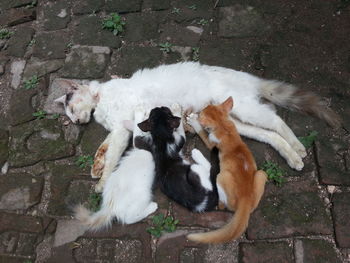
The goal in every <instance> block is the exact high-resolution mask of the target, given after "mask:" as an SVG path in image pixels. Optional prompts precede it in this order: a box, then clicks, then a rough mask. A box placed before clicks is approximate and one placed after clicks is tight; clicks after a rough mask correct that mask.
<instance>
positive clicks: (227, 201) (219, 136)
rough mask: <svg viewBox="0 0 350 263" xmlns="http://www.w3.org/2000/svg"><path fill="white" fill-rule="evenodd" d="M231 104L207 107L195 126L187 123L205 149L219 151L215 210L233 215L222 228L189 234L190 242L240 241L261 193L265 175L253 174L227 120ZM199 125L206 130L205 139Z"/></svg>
mask: <svg viewBox="0 0 350 263" xmlns="http://www.w3.org/2000/svg"><path fill="white" fill-rule="evenodd" d="M232 107H233V100H232V98H231V97H230V98H228V99H227V100H226V101H225V102H223V103H222V104H220V105H217V106H214V105H209V106H207V107H206V108H205V109H204V110H202V111H201V113H200V115H199V123H200V124H199V123H198V122H197V121H196V119H195V118H193V116H192V118H191V117H190V118H189V122H190V124H191V125H192V126H193V128H194V129H195V130H196V132H197V133H198V134H199V135H200V137H201V138H202V139H203V140H204V142H205V143H206V145H207V146H210V147H211V146H213V145H215V146H216V147H217V148H218V149H219V159H220V173H219V174H218V176H217V181H216V182H217V188H218V193H219V200H220V204H219V206H221V207H222V206H223V205H225V206H226V207H227V208H228V209H229V210H234V211H236V212H235V214H234V217H233V218H232V220H231V221H230V222H229V223H228V224H227V225H225V226H224V227H222V228H220V229H218V230H215V231H211V232H207V233H196V234H189V235H188V236H187V237H188V239H190V240H193V241H197V242H203V243H221V242H227V241H230V240H232V239H236V238H238V237H240V235H241V234H242V233H243V232H244V231H245V229H246V228H247V226H248V221H249V217H250V213H251V212H252V211H253V210H254V209H255V208H256V207H257V205H258V204H259V201H260V199H261V196H262V195H263V192H264V187H265V182H266V174H265V172H264V171H257V167H256V163H255V161H254V157H253V155H252V154H251V152H250V151H249V149H248V147H247V145H246V144H245V143H244V142H243V141H242V139H241V137H240V136H239V134H238V132H237V129H236V127H235V125H234V123H233V122H232V121H231V120H230V117H229V112H230V111H231V110H232ZM201 125H202V126H203V127H204V128H205V129H209V130H210V134H209V137H207V136H205V133H204V131H203V130H202V128H201Z"/></svg>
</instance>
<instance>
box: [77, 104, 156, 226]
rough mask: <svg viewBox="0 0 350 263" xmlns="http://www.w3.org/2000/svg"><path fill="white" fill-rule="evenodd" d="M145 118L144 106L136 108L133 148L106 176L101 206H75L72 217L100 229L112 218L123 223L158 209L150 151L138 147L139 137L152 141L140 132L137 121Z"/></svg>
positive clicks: (130, 222) (142, 217) (131, 222)
mask: <svg viewBox="0 0 350 263" xmlns="http://www.w3.org/2000/svg"><path fill="white" fill-rule="evenodd" d="M145 119H146V116H145V111H144V110H143V108H137V109H136V110H135V118H134V122H133V127H130V123H129V122H125V123H124V125H127V126H128V128H129V129H131V130H133V132H134V133H133V143H134V146H135V147H134V148H133V149H131V150H130V151H128V152H127V154H126V156H124V157H123V158H122V159H121V160H120V163H119V165H118V167H117V168H116V170H115V171H114V172H112V174H111V176H110V177H108V179H107V182H106V186H105V188H104V189H103V199H102V205H101V209H100V210H99V211H98V212H96V213H92V212H91V211H89V210H88V209H86V208H85V207H83V206H82V205H79V206H77V207H75V209H74V210H75V217H76V218H77V219H78V220H80V221H81V222H82V223H83V224H84V225H86V226H87V227H88V229H90V230H95V231H97V230H99V229H101V228H104V227H107V226H109V225H110V224H111V223H112V220H113V218H117V220H118V221H119V222H120V223H122V224H133V223H136V222H138V221H141V220H142V219H144V218H145V217H147V216H148V215H149V214H152V213H153V212H155V211H156V210H157V207H158V206H157V203H155V202H152V185H153V181H154V174H155V173H154V168H155V166H154V161H153V157H152V154H151V153H150V152H149V151H147V150H144V149H139V148H138V141H140V140H142V141H148V142H151V141H152V138H151V136H150V135H149V134H147V133H143V132H142V131H141V130H140V129H139V128H138V126H137V123H139V122H141V121H143V120H145Z"/></svg>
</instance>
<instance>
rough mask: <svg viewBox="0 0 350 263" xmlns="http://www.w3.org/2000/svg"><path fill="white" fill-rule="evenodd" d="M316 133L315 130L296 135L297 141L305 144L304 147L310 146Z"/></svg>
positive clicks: (314, 139)
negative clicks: (307, 133) (305, 134)
mask: <svg viewBox="0 0 350 263" xmlns="http://www.w3.org/2000/svg"><path fill="white" fill-rule="evenodd" d="M317 135H318V132H317V131H312V132H310V134H309V135H308V136H305V137H298V139H299V141H300V142H301V143H302V144H303V145H304V146H305V148H306V149H308V148H310V147H311V146H312V145H313V144H314V142H315V141H316V137H317Z"/></svg>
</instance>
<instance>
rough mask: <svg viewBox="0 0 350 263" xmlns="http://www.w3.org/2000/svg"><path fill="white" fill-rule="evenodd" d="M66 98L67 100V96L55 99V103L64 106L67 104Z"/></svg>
mask: <svg viewBox="0 0 350 263" xmlns="http://www.w3.org/2000/svg"><path fill="white" fill-rule="evenodd" d="M66 98H67V95H66V94H65V95H63V96H61V97H59V98H57V99H55V100H54V102H56V103H62V104H64V103H65V102H66Z"/></svg>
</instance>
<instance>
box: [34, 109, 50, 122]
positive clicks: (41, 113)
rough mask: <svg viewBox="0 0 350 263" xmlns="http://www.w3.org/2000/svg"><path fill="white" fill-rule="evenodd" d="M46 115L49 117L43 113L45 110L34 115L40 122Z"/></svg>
mask: <svg viewBox="0 0 350 263" xmlns="http://www.w3.org/2000/svg"><path fill="white" fill-rule="evenodd" d="M46 115H47V113H46V111H43V110H39V111H37V112H34V113H33V116H34V117H36V118H37V119H38V120H41V119H44V118H45V117H46Z"/></svg>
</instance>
